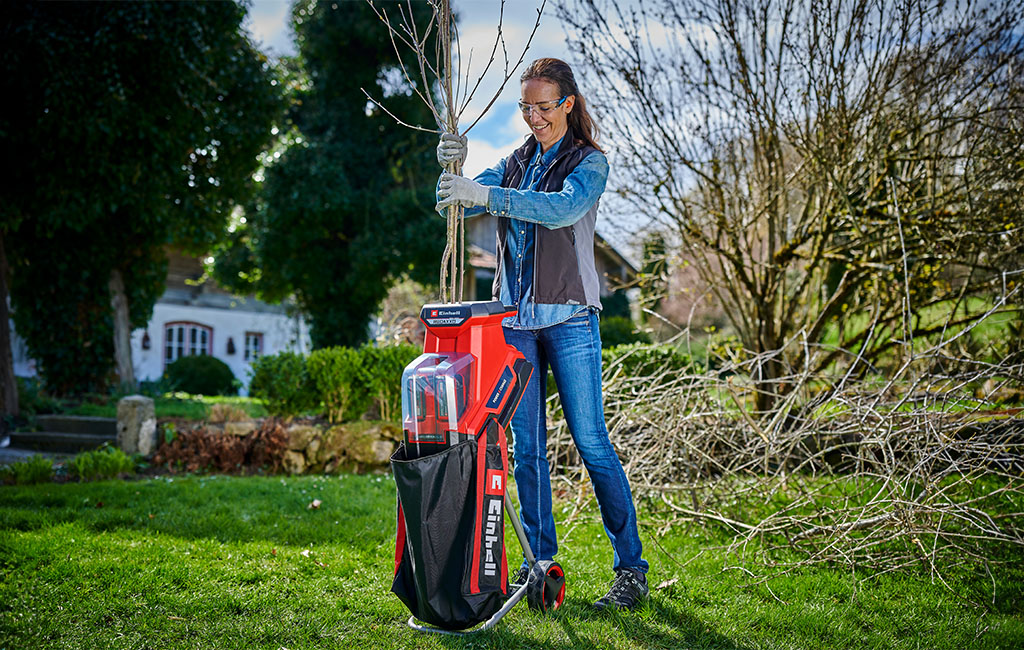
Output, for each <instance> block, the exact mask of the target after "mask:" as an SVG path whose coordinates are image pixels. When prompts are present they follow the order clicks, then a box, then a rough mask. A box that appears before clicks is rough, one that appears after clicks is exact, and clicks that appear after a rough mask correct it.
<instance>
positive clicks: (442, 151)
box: [437, 133, 466, 168]
mask: <svg viewBox="0 0 1024 650" xmlns="http://www.w3.org/2000/svg"><path fill="white" fill-rule="evenodd" d="M465 160H466V136H464V135H455V134H454V133H442V134H441V141H440V142H438V143H437V164H439V165H441V166H442V167H444V168H447V167H448V165H450V164H452V163H455V162H458V163H461V162H464V161H465Z"/></svg>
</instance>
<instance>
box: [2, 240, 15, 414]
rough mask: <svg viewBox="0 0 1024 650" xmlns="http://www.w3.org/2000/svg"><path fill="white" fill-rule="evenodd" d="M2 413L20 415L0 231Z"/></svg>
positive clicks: (4, 252) (5, 261) (5, 252)
mask: <svg viewBox="0 0 1024 650" xmlns="http://www.w3.org/2000/svg"><path fill="white" fill-rule="evenodd" d="M0 415H18V385H17V384H16V383H15V381H14V357H13V355H12V354H11V325H10V314H9V313H8V311H7V251H6V248H5V243H4V235H3V233H2V232H0Z"/></svg>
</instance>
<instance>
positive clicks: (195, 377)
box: [164, 354, 238, 395]
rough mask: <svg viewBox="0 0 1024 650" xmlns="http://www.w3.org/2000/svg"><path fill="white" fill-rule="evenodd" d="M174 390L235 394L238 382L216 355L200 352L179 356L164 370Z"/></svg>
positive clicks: (203, 393) (194, 393) (206, 393)
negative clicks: (198, 353)
mask: <svg viewBox="0 0 1024 650" xmlns="http://www.w3.org/2000/svg"><path fill="white" fill-rule="evenodd" d="M164 377H165V378H166V379H167V381H168V383H170V384H171V385H172V386H174V390H179V391H183V392H186V393H191V394H193V395H235V394H237V393H238V384H237V382H236V381H235V375H234V373H232V372H231V368H229V367H228V364H226V363H224V362H223V361H221V360H220V359H217V358H216V357H211V356H209V355H205V354H200V355H195V356H188V357H181V358H180V359H178V360H177V361H175V362H174V363H172V364H171V365H169V366H167V369H166V370H165V371H164Z"/></svg>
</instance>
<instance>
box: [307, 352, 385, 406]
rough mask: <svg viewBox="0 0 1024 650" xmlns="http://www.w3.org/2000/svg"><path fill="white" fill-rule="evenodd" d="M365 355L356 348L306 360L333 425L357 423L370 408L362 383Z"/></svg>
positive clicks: (313, 354)
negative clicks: (345, 421)
mask: <svg viewBox="0 0 1024 650" xmlns="http://www.w3.org/2000/svg"><path fill="white" fill-rule="evenodd" d="M362 364H363V356H362V355H361V354H360V353H359V352H358V351H356V350H353V349H352V348H344V347H332V348H323V349H321V350H316V351H314V352H313V353H312V354H311V355H309V359H307V361H306V367H307V369H308V370H309V377H310V379H311V380H312V382H313V385H314V386H315V388H316V391H317V394H318V395H319V396H320V399H321V400H322V401H323V405H324V408H325V409H326V410H327V418H328V419H329V420H330V421H331V422H342V421H344V420H357V419H359V417H360V416H361V415H362V414H363V413H364V412H366V409H367V408H369V406H370V401H371V398H370V394H369V392H368V391H367V388H366V385H365V384H364V382H363V381H362V380H361V375H362V374H367V373H363V371H362Z"/></svg>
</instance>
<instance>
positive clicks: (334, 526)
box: [0, 475, 1024, 650]
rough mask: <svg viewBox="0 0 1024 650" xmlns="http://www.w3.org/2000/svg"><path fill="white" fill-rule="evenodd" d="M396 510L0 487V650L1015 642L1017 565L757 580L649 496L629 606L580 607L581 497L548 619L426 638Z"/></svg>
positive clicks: (177, 491) (217, 482)
mask: <svg viewBox="0 0 1024 650" xmlns="http://www.w3.org/2000/svg"><path fill="white" fill-rule="evenodd" d="M314 499H319V500H321V501H322V505H321V507H320V508H319V509H310V508H309V507H308V506H309V504H310V503H311V502H312V501H313V500H314ZM394 502H395V497H394V487H393V484H392V481H391V479H390V477H387V476H354V475H343V476H334V477H250V478H228V477H223V476H189V477H174V478H154V479H147V480H140V481H128V482H124V481H107V482H99V483H68V484H62V485H61V484H44V485H38V486H33V487H0V648H5V649H13V648H33V649H36V648H38V649H43V648H103V649H108V648H109V649H113V648H149V649H157V648H168V649H177V648H246V649H250V648H268V649H271V650H278V649H279V648H288V649H289V650H297V649H299V648H351V649H355V648H509V649H512V648H581V649H583V648H588V649H589V648H908V649H910V648H951V649H953V648H956V649H962V648H1020V647H1024V567H1022V566H1021V565H1020V564H1018V565H1017V567H1016V568H1006V569H1004V570H1003V573H999V574H996V575H994V576H992V577H989V576H988V575H987V574H984V573H981V574H978V575H974V574H970V573H961V574H955V573H952V574H951V575H949V576H947V580H950V581H951V582H950V584H951V586H952V587H953V590H952V591H951V590H949V589H946V588H945V587H943V586H941V585H940V584H932V583H931V582H929V581H928V580H927V578H925V577H908V576H897V575H885V576H881V577H876V578H869V577H867V576H865V575H861V574H856V573H855V574H851V572H850V571H849V570H848V569H842V568H818V569H812V570H804V571H802V572H800V573H799V574H797V575H793V576H787V577H782V578H776V579H774V580H772V581H771V582H769V583H768V584H767V586H765V585H761V586H757V585H752V584H751V583H753V582H754V581H753V580H752V579H751V578H750V577H749V576H748V575H747V574H746V573H745V572H744V571H742V570H738V569H725V567H728V566H732V565H734V564H735V563H736V559H735V558H730V557H726V556H724V555H723V554H721V553H718V552H715V551H707V549H709V547H711V546H714V545H717V544H721V543H723V542H724V541H726V539H727V538H726V537H724V536H723V534H722V533H721V531H720V530H718V529H715V528H702V527H700V526H697V525H693V526H677V527H675V528H674V529H672V530H670V531H669V532H667V533H666V534H665V535H664V536H661V537H655V536H656V535H657V531H658V530H659V529H660V528H661V527H662V524H663V523H664V522H663V519H662V514H661V513H659V512H658V511H657V509H656V508H655V507H654V506H650V507H648V506H646V505H641V509H640V518H641V522H642V535H643V537H644V542H645V546H646V552H647V556H648V558H649V560H650V561H651V563H652V571H651V574H650V577H651V584H652V586H655V587H657V586H658V585H662V586H661V588H655V589H653V591H652V598H651V599H650V601H649V603H648V604H647V605H646V606H645V608H644V609H643V610H641V611H639V612H637V613H633V614H624V615H619V614H615V613H597V612H594V611H592V610H591V609H590V606H589V604H590V602H591V601H593V600H594V599H596V598H597V597H598V596H600V595H601V594H602V593H603V591H604V589H605V588H606V586H607V582H608V580H609V578H610V570H609V568H608V567H609V565H610V562H611V554H610V550H609V546H608V543H607V541H606V539H605V537H604V532H603V529H602V527H601V525H600V521H599V519H598V516H597V511H596V507H595V506H594V505H593V503H589V504H587V505H586V507H584V508H583V509H582V510H580V511H578V512H577V511H575V508H574V507H573V504H562V505H561V506H560V509H559V514H558V520H559V521H560V522H561V523H560V530H559V535H560V542H561V545H562V551H561V552H560V553H559V560H560V561H561V563H562V565H563V567H564V568H565V570H566V573H567V578H568V595H567V599H566V603H565V606H564V607H563V608H562V609H561V610H560V611H559V612H557V613H555V614H553V615H540V614H537V613H535V612H532V611H530V610H529V609H528V608H527V607H526V606H525V604H520V605H517V606H516V607H515V608H514V609H513V610H512V612H511V613H510V614H509V615H508V616H507V617H506V618H505V619H504V620H503V621H502V622H501V623H499V624H498V626H497V627H496V628H495V629H494V630H491V631H488V632H484V633H482V634H480V635H478V636H475V637H468V638H465V639H458V638H452V637H438V636H424V635H421V634H418V633H416V632H413V631H412V630H409V629H408V628H406V626H405V620H406V618H407V612H406V611H405V610H404V608H403V606H402V605H401V603H400V602H399V601H398V599H397V598H395V597H394V596H393V595H391V594H389V593H388V589H389V587H390V577H391V571H392V568H393V552H394V551H393V534H394V509H395V503H394ZM573 512H575V514H572V515H570V513H573ZM567 518H571V521H566V519H567ZM515 544H516V543H515V542H514V541H512V542H510V549H513V550H517V549H518V547H517V546H516V545H515ZM702 551H707V552H703V553H702ZM747 568H748V569H751V570H755V571H756V570H757V567H755V566H750V567H747ZM993 581H994V583H995V586H996V599H995V603H994V604H993V603H992V587H993Z"/></svg>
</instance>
